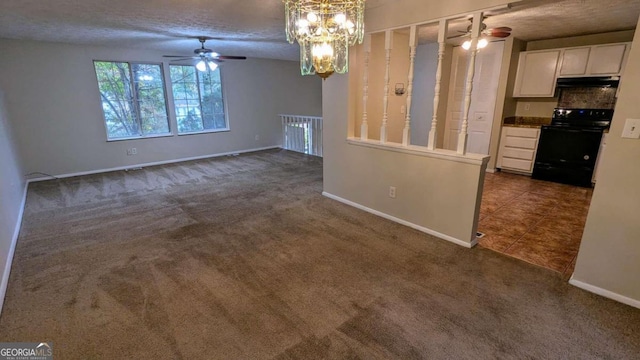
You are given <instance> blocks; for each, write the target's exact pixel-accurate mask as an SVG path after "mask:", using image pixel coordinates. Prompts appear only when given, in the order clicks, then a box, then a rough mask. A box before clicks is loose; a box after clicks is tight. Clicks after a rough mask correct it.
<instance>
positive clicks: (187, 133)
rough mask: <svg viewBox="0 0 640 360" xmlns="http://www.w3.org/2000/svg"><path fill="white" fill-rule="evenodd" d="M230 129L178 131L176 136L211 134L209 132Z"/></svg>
mask: <svg viewBox="0 0 640 360" xmlns="http://www.w3.org/2000/svg"><path fill="white" fill-rule="evenodd" d="M229 131H231V129H229V128H226V129H215V130H205V131H194V132H185V133H178V136H187V135H200V134H211V133H219V132H229Z"/></svg>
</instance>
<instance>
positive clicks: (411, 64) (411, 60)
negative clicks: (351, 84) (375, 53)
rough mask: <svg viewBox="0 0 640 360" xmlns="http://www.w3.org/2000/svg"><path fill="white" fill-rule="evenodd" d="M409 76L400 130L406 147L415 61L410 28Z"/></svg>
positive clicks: (414, 36)
mask: <svg viewBox="0 0 640 360" xmlns="http://www.w3.org/2000/svg"><path fill="white" fill-rule="evenodd" d="M409 31H410V34H409V76H408V77H407V108H406V109H405V113H406V116H405V118H404V119H405V120H404V129H403V130H402V145H403V146H408V145H409V143H410V142H411V138H410V136H411V101H412V95H413V68H414V63H415V60H416V46H417V45H418V43H417V28H416V26H415V25H412V26H411V29H410V30H409Z"/></svg>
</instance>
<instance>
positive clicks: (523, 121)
mask: <svg viewBox="0 0 640 360" xmlns="http://www.w3.org/2000/svg"><path fill="white" fill-rule="evenodd" d="M549 124H551V118H550V117H534V116H510V117H506V118H504V120H503V121H502V126H509V127H523V128H534V129H539V128H540V127H541V126H542V125H549Z"/></svg>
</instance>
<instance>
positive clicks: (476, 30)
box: [457, 13, 482, 155]
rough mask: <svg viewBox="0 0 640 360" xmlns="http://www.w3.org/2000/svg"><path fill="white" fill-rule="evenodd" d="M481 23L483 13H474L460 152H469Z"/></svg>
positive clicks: (460, 134)
mask: <svg viewBox="0 0 640 360" xmlns="http://www.w3.org/2000/svg"><path fill="white" fill-rule="evenodd" d="M480 24H482V13H476V14H474V15H473V26H472V28H471V48H470V49H469V51H470V52H471V54H470V57H469V68H468V69H467V85H466V87H465V95H464V110H463V113H462V126H461V128H460V133H459V134H458V149H457V152H458V154H462V155H464V154H466V153H467V138H468V135H467V129H468V127H469V109H470V108H471V92H472V91H473V76H474V75H475V71H476V55H477V54H478V37H480Z"/></svg>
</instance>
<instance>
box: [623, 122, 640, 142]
mask: <svg viewBox="0 0 640 360" xmlns="http://www.w3.org/2000/svg"><path fill="white" fill-rule="evenodd" d="M622 137H623V138H627V139H640V119H627V121H626V122H625V123H624V130H622Z"/></svg>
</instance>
